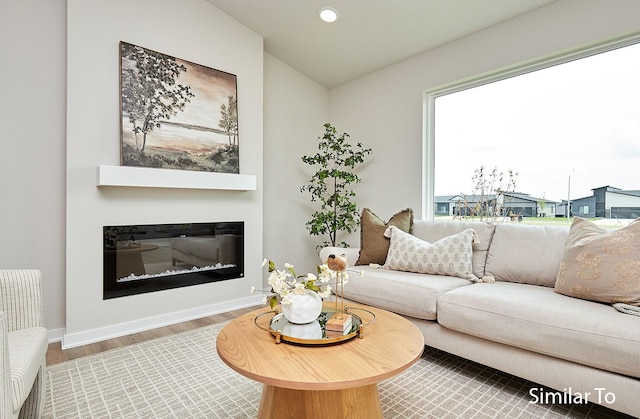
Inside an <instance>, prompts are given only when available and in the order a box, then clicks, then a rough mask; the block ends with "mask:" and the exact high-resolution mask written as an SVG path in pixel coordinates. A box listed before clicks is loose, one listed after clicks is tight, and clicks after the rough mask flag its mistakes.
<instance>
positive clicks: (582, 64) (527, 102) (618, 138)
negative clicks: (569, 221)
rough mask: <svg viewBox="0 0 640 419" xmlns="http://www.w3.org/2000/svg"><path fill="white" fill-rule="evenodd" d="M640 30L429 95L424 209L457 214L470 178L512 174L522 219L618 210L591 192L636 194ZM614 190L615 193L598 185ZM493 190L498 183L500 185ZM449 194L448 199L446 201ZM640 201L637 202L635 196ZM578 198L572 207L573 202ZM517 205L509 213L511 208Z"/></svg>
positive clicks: (639, 137)
mask: <svg viewBox="0 0 640 419" xmlns="http://www.w3.org/2000/svg"><path fill="white" fill-rule="evenodd" d="M638 42H640V36H635V37H633V38H627V39H625V40H618V41H616V42H615V43H611V44H608V45H601V46H599V47H596V48H591V49H589V50H584V51H580V52H575V53H573V54H570V55H566V56H563V57H556V58H554V59H551V60H547V61H545V62H539V63H536V64H532V65H528V66H523V67H521V68H515V69H511V70H510V71H508V72H505V73H502V74H494V75H492V76H489V77H484V78H482V79H477V80H473V81H468V82H464V83H457V84H452V85H448V86H444V87H441V88H437V89H435V90H432V91H429V92H426V94H425V102H426V106H425V110H426V117H425V121H426V122H425V124H426V130H425V132H426V139H425V140H426V142H425V145H426V153H425V154H426V158H425V160H426V164H425V176H424V181H425V191H426V194H425V200H424V204H425V210H426V211H425V214H423V216H425V217H427V218H431V217H433V216H434V214H435V215H438V214H447V213H449V214H451V213H452V211H453V204H451V201H452V200H455V199H456V198H455V197H456V196H460V195H472V194H473V189H474V180H473V177H474V175H476V174H477V170H479V169H480V168H481V167H484V170H485V176H486V177H487V179H488V174H489V173H490V172H491V171H492V170H493V169H494V168H497V169H498V172H503V173H504V178H503V181H502V183H500V184H498V181H497V180H496V181H495V183H496V185H495V186H496V187H497V188H503V189H504V188H505V187H506V186H507V182H508V180H509V175H508V173H509V171H510V170H511V171H512V172H513V173H514V174H515V173H516V172H517V177H516V178H515V181H516V185H515V192H517V194H516V196H515V197H509V198H507V199H511V200H512V201H513V202H515V201H517V202H518V203H519V205H520V207H519V208H518V209H517V210H516V211H514V212H518V211H519V212H518V213H519V214H523V215H525V216H542V215H546V216H564V215H566V214H568V212H567V210H568V209H570V211H571V212H570V214H571V215H581V216H603V217H604V216H612V214H611V208H608V207H607V204H606V203H605V202H604V201H603V199H604V198H602V199H600V201H598V203H599V204H600V211H599V212H598V214H596V206H597V205H596V201H597V200H596V199H595V198H594V196H595V192H594V189H595V190H598V191H599V192H602V193H601V195H602V197H606V196H607V193H608V192H614V193H617V192H620V191H622V192H628V191H636V192H637V191H638V190H640V169H638V168H639V167H640V43H638ZM602 187H611V188H609V189H604V190H602V189H599V188H602ZM497 188H496V189H497ZM448 200H449V201H448ZM631 201H633V202H634V203H636V206H638V205H637V204H638V202H640V194H638V197H637V200H636V199H633V198H632V199H631ZM572 203H575V205H574V206H571V204H572ZM510 211H511V210H510Z"/></svg>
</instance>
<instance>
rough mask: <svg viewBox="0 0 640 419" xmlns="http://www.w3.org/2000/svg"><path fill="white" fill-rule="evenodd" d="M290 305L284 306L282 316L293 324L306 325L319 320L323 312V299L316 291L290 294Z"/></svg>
mask: <svg viewBox="0 0 640 419" xmlns="http://www.w3.org/2000/svg"><path fill="white" fill-rule="evenodd" d="M289 299H290V300H291V303H290V304H282V314H284V317H286V318H287V320H289V322H291V323H295V324H306V323H310V322H312V321H314V320H316V319H317V318H318V316H319V315H320V313H321V312H322V298H320V296H319V295H318V293H317V292H315V291H310V290H306V291H305V293H304V294H294V293H291V294H289Z"/></svg>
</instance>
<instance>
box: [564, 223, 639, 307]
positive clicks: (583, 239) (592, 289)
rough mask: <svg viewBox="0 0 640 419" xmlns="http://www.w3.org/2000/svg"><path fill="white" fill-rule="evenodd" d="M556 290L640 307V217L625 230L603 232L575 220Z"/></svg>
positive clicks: (588, 298) (565, 293)
mask: <svg viewBox="0 0 640 419" xmlns="http://www.w3.org/2000/svg"><path fill="white" fill-rule="evenodd" d="M555 291H556V292H557V293H559V294H564V295H568V296H570V297H576V298H581V299H583V300H591V301H599V302H602V303H626V304H630V305H634V306H640V218H638V219H636V220H634V221H633V222H632V223H631V224H629V225H628V226H626V227H624V228H621V229H618V230H604V229H603V228H601V227H599V226H597V225H596V224H594V223H592V222H591V221H588V220H585V219H582V218H578V217H576V218H575V219H574V220H573V223H572V224H571V228H570V229H569V237H568V238H567V241H566V244H565V248H564V254H563V256H562V262H561V263H560V270H559V272H558V276H557V278H556V284H555Z"/></svg>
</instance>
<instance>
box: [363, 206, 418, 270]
mask: <svg viewBox="0 0 640 419" xmlns="http://www.w3.org/2000/svg"><path fill="white" fill-rule="evenodd" d="M390 225H393V226H396V227H398V228H399V229H400V230H402V231H405V232H407V233H411V228H412V226H413V210H412V209H410V208H407V209H405V210H402V211H400V212H398V213H396V214H394V215H393V217H391V218H390V219H389V221H387V222H386V223H385V222H384V221H383V220H382V219H381V218H380V217H378V216H377V215H375V214H374V213H373V212H371V210H370V209H369V208H365V209H363V210H362V215H361V216H360V255H359V257H358V260H357V262H356V265H368V264H370V263H377V264H379V265H383V264H384V262H385V260H386V259H387V252H388V251H389V239H388V238H386V237H385V236H384V231H385V230H386V229H387V227H388V226H390Z"/></svg>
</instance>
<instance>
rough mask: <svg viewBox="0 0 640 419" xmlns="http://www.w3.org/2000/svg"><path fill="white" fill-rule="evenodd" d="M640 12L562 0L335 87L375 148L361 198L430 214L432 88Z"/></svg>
mask: <svg viewBox="0 0 640 419" xmlns="http://www.w3.org/2000/svg"><path fill="white" fill-rule="evenodd" d="M638 16H640V2H638V1H635V0H559V1H557V2H554V3H552V4H550V5H548V6H545V7H542V8H540V9H537V10H534V11H532V12H530V13H528V14H525V15H522V16H520V17H517V18H514V19H512V20H510V21H507V22H505V23H502V24H499V25H496V26H493V27H491V28H488V29H486V30H483V31H480V32H477V33H475V34H473V35H471V36H468V37H466V38H463V39H460V40H458V41H455V42H452V43H450V44H447V45H444V46H442V47H440V48H437V49H434V50H432V51H429V52H426V53H423V54H420V55H418V56H416V57H413V58H411V59H408V60H406V61H403V62H401V63H399V64H396V65H393V66H391V67H388V68H385V69H383V70H380V71H378V72H376V73H373V74H371V75H368V76H366V77H362V78H360V79H358V80H355V81H354V82H351V83H348V84H345V85H342V86H340V87H337V88H335V89H332V90H331V91H330V104H329V109H330V117H331V120H332V121H333V122H334V123H335V124H336V125H338V126H339V127H340V129H341V130H345V131H348V132H349V133H351V134H352V136H354V137H357V138H358V139H360V140H362V141H363V142H365V143H366V144H367V145H368V146H371V147H372V148H373V156H374V161H372V163H371V165H370V167H368V168H367V173H366V175H365V176H364V179H365V180H364V181H363V183H362V184H361V185H360V188H359V195H358V203H359V205H360V206H363V207H371V209H372V210H373V211H374V212H376V213H377V214H378V215H379V216H381V217H383V218H385V219H386V218H389V217H390V216H391V215H392V214H394V213H395V212H396V211H398V210H400V209H402V208H405V207H411V208H413V209H414V211H415V212H416V216H417V217H418V218H420V217H421V216H422V204H421V194H422V182H421V165H422V154H423V150H422V138H423V132H422V130H423V91H424V90H426V89H431V88H433V87H436V86H440V85H443V84H448V83H452V82H454V81H458V80H462V79H465V78H469V77H474V76H477V75H480V74H483V73H488V72H494V71H496V70H498V69H500V68H504V67H509V66H513V65H515V64H517V63H522V62H525V61H529V60H533V59H536V58H540V57H543V56H546V55H549V54H554V53H558V52H560V51H563V50H567V49H572V48H575V47H578V46H580V45H583V44H589V43H593V42H596V41H600V40H604V39H607V38H610V37H614V36H617V35H619V34H623V33H627V32H630V31H637V30H640V21H639V19H638ZM436 152H437V151H436ZM460 152H461V153H464V152H465V151H464V150H460ZM436 160H437V157H436ZM448 163H450V164H452V165H454V164H455V162H448ZM479 164H480V163H479ZM352 241H356V242H357V239H355V238H354V240H352Z"/></svg>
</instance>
